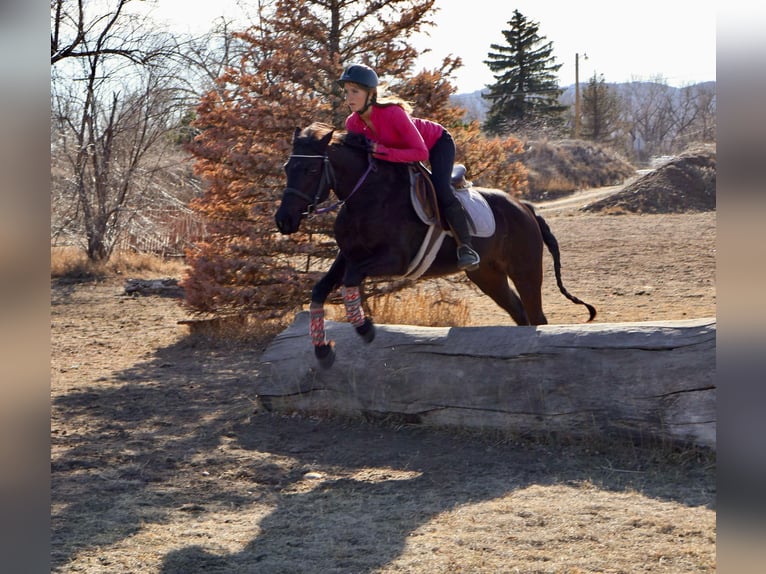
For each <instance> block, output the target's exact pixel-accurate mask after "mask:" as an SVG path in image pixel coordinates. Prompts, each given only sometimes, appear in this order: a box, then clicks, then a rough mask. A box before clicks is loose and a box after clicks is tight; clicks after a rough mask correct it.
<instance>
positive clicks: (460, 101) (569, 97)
mask: <svg viewBox="0 0 766 574" xmlns="http://www.w3.org/2000/svg"><path fill="white" fill-rule="evenodd" d="M586 85H587V82H584V83H581V84H580V90H582V89H583V88H584V86H586ZM607 85H608V86H613V87H615V88H616V89H617V93H618V94H619V95H621V96H622V95H625V94H627V93H629V92H635V90H636V89H642V90H650V89H653V87H654V86H656V84H655V83H653V82H625V83H615V84H610V83H607ZM695 85H697V86H701V87H704V88H709V89H712V90H715V82H701V83H699V84H695ZM668 88H670V89H671V90H673V91H674V92H675V93H680V92H681V88H674V87H673V86H668ZM487 91H488V90H487V89H486V88H485V89H482V90H476V91H475V92H468V93H463V94H454V95H453V96H451V97H450V102H452V103H453V104H454V105H457V106H460V107H461V108H463V109H465V111H466V115H465V119H466V120H467V121H471V120H479V121H480V122H483V121H484V118H485V117H486V115H487V111H489V107H490V103H489V101H488V100H485V99H484V98H482V97H481V95H482V93H486V92H487ZM581 93H582V91H581ZM559 101H560V102H561V103H562V104H564V105H567V106H571V105H574V101H575V85H574V84H572V85H571V86H568V87H566V88H564V92H563V93H562V94H561V97H560V98H559Z"/></svg>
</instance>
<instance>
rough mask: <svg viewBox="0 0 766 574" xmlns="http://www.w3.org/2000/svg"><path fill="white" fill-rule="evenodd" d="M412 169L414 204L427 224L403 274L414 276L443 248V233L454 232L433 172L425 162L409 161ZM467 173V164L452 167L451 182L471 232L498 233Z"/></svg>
mask: <svg viewBox="0 0 766 574" xmlns="http://www.w3.org/2000/svg"><path fill="white" fill-rule="evenodd" d="M409 170H410V199H411V201H412V207H413V208H414V209H415V212H416V213H417V214H418V217H420V219H421V221H422V222H423V223H425V224H426V225H427V226H428V232H427V233H426V236H425V239H423V243H422V244H421V246H420V249H419V250H418V253H417V255H415V257H414V258H413V259H412V261H411V262H410V264H409V267H408V268H407V271H406V272H405V274H404V275H403V277H407V278H409V279H413V280H414V279H417V278H418V277H420V276H421V275H422V274H423V273H425V272H426V271H427V270H428V268H429V267H430V266H431V264H432V263H433V261H434V259H435V258H436V254H437V253H438V252H439V249H440V248H441V244H442V242H443V241H444V237H445V236H446V235H447V234H448V233H449V234H451V233H452V232H451V231H450V229H449V226H448V225H447V222H446V220H445V219H444V216H443V215H442V213H441V212H440V211H439V202H438V201H437V199H436V190H435V189H434V185H433V183H432V182H431V172H430V171H429V170H428V168H426V166H424V165H423V164H422V163H416V164H410V168H409ZM465 173H466V169H465V166H463V165H460V164H458V165H456V166H455V167H454V168H453V170H452V178H451V183H452V187H453V188H454V189H455V191H456V192H457V193H456V194H455V195H456V196H457V198H458V199H459V200H460V203H461V204H462V205H463V209H464V210H465V213H466V218H467V219H468V227H469V228H470V230H471V235H473V236H474V237H490V236H491V235H493V234H494V233H495V216H494V214H493V213H492V209H491V208H490V207H489V204H488V203H487V200H486V199H484V197H483V196H482V195H481V194H480V193H479V192H478V191H476V190H474V189H472V185H471V182H470V181H467V180H466V179H465Z"/></svg>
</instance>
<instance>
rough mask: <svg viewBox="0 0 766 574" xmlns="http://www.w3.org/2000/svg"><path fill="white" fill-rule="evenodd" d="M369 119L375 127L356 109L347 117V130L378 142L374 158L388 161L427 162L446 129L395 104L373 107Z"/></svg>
mask: <svg viewBox="0 0 766 574" xmlns="http://www.w3.org/2000/svg"><path fill="white" fill-rule="evenodd" d="M370 120H371V122H372V125H373V126H374V127H373V129H370V128H369V127H368V126H367V124H366V123H364V120H362V118H361V117H359V114H357V113H356V112H354V113H353V114H351V115H350V116H348V117H347V118H346V129H347V130H348V131H350V132H356V133H362V134H364V135H366V136H367V137H368V138H370V140H372V141H374V142H376V143H377V144H378V150H377V151H376V152H375V157H376V158H378V159H382V160H385V161H394V162H399V163H411V162H416V161H427V160H428V150H430V149H431V148H432V147H433V146H434V144H435V143H436V141H437V140H438V139H439V138H440V137H441V135H442V133H444V128H443V127H442V126H441V125H439V124H437V123H436V122H432V121H429V120H423V119H420V118H413V117H412V116H410V115H409V114H408V113H407V112H405V111H404V110H403V109H402V108H400V107H399V106H396V105H393V106H372V111H371V113H370Z"/></svg>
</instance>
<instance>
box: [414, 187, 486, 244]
mask: <svg viewBox="0 0 766 574" xmlns="http://www.w3.org/2000/svg"><path fill="white" fill-rule="evenodd" d="M455 195H456V196H457V198H458V199H459V200H460V203H461V204H463V209H465V212H466V214H467V215H468V227H469V228H470V230H471V235H472V236H473V237H491V236H492V235H493V234H494V233H495V214H494V213H492V208H491V207H490V206H489V204H488V203H487V200H486V199H484V196H483V195H481V194H480V193H479V192H478V191H476V190H475V189H474V188H472V187H469V188H466V189H461V190H459V191H458V192H457V193H455ZM410 198H411V201H412V207H413V208H414V209H415V213H417V214H418V217H419V218H420V220H421V221H422V222H423V223H425V224H426V225H436V224H437V221H436V219H435V217H434V215H433V213H430V210H429V212H428V213H427V212H426V210H425V208H424V207H423V205H422V204H421V202H420V200H419V198H418V196H417V192H416V187H415V185H411V186H410Z"/></svg>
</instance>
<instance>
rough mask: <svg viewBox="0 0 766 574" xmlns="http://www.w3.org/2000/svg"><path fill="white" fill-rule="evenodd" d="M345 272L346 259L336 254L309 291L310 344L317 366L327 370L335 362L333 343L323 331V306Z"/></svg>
mask: <svg viewBox="0 0 766 574" xmlns="http://www.w3.org/2000/svg"><path fill="white" fill-rule="evenodd" d="M345 271H346V259H345V257H343V255H342V254H341V253H338V255H337V257H335V261H333V263H332V265H331V266H330V270H329V271H328V272H327V273H325V275H324V277H322V278H321V279H320V280H319V281H318V282H317V284H316V285H314V288H313V289H312V290H311V305H310V306H309V316H310V327H309V333H310V334H311V342H312V344H313V345H314V356H315V357H316V358H317V361H319V365H320V366H321V367H324V368H329V367H331V366H332V364H333V362H335V343H334V342H333V341H328V340H327V336H326V335H325V329H324V304H325V301H327V297H329V296H330V293H332V292H333V291H334V290H335V289H337V288H338V286H339V285H340V284H341V280H342V278H343V276H344V275H345Z"/></svg>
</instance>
